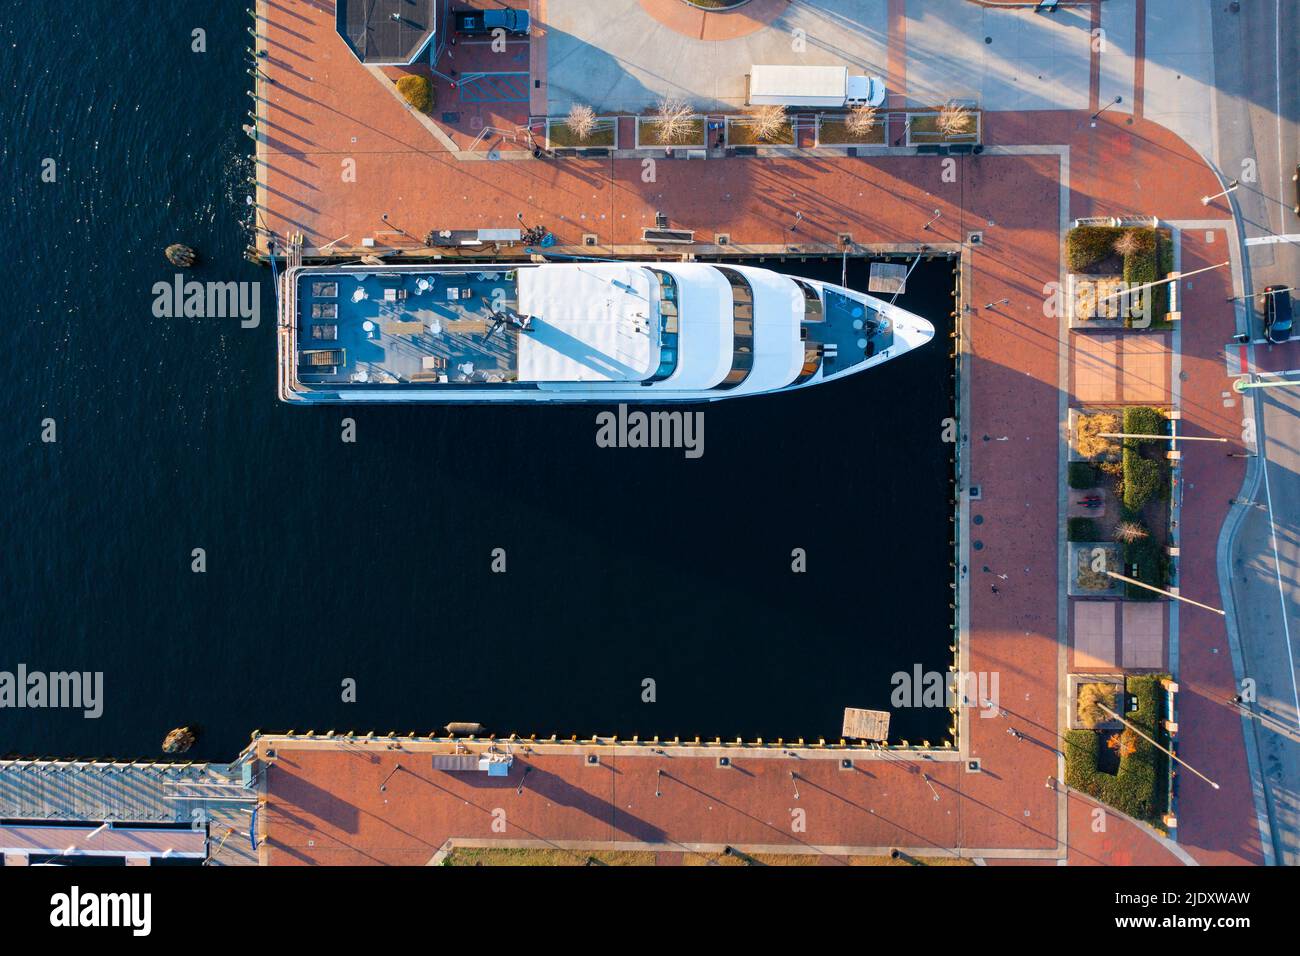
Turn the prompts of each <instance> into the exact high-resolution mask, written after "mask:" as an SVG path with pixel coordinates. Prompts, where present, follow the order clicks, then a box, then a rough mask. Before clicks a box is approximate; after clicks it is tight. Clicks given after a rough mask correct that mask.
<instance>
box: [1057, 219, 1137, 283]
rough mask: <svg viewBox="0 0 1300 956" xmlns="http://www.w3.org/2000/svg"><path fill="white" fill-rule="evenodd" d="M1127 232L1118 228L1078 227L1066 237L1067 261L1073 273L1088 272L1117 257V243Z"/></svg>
mask: <svg viewBox="0 0 1300 956" xmlns="http://www.w3.org/2000/svg"><path fill="white" fill-rule="evenodd" d="M1125 231H1126V230H1124V229H1120V228H1118V227H1116V226H1078V227H1077V228H1074V229H1071V230H1070V232H1069V233H1068V234H1067V235H1066V237H1065V261H1066V264H1067V265H1068V266H1069V269H1070V271H1071V272H1087V271H1088V270H1089V269H1091V268H1092V267H1093V266H1095V265H1096V264H1097V263H1099V262H1103V261H1104V260H1106V259H1109V258H1110V257H1111V256H1113V255H1115V243H1116V241H1118V239H1119V237H1120V236H1122V235H1124V233H1125Z"/></svg>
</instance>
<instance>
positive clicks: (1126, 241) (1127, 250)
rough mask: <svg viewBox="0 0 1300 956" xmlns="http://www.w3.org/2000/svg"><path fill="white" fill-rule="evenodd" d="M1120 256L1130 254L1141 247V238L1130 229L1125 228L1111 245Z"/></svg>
mask: <svg viewBox="0 0 1300 956" xmlns="http://www.w3.org/2000/svg"><path fill="white" fill-rule="evenodd" d="M1112 248H1114V250H1115V251H1116V252H1118V253H1119V254H1120V255H1121V256H1131V255H1133V254H1134V253H1135V252H1138V251H1139V250H1141V248H1142V239H1141V238H1140V237H1139V236H1138V234H1137V233H1136V232H1134V231H1133V230H1132V229H1125V230H1124V232H1123V234H1122V235H1121V236H1120V237H1119V238H1118V239H1116V240H1115V245H1114V246H1113V247H1112Z"/></svg>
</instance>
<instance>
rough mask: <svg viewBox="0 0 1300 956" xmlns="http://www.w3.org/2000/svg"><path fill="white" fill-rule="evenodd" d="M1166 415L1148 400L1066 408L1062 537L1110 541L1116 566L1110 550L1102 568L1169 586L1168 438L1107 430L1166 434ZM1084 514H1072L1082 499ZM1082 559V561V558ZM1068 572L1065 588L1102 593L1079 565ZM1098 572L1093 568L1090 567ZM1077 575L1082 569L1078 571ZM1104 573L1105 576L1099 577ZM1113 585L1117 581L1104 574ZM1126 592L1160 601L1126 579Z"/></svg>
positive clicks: (1132, 597) (1140, 598)
mask: <svg viewBox="0 0 1300 956" xmlns="http://www.w3.org/2000/svg"><path fill="white" fill-rule="evenodd" d="M1166 430H1167V429H1166V420H1165V413H1164V412H1162V411H1161V410H1160V409H1158V408H1152V407H1149V406H1130V407H1127V408H1123V409H1106V408H1100V409H1099V408H1091V409H1071V411H1070V457H1071V459H1072V460H1071V461H1070V462H1069V465H1068V470H1067V473H1066V483H1067V484H1068V485H1069V488H1070V496H1071V498H1070V505H1071V508H1072V510H1074V511H1076V514H1074V515H1071V516H1069V518H1068V521H1067V525H1066V540H1068V541H1070V542H1073V543H1083V542H1088V541H1105V540H1107V539H1110V540H1112V541H1114V542H1115V544H1114V545H1111V547H1113V548H1115V549H1116V551H1115V564H1114V566H1112V565H1111V564H1110V555H1108V556H1107V570H1110V571H1114V572H1116V573H1118V574H1123V575H1124V576H1125V577H1131V578H1133V579H1134V580H1137V581H1141V582H1142V583H1144V584H1148V585H1150V586H1151V587H1155V588H1161V589H1164V588H1167V587H1168V586H1169V570H1170V564H1169V556H1168V549H1167V543H1168V536H1169V491H1170V467H1169V462H1168V461H1167V460H1166V458H1165V457H1164V453H1165V450H1166V448H1167V447H1168V446H1167V442H1165V441H1146V440H1143V439H1141V438H1124V439H1116V438H1109V437H1106V436H1107V435H1110V434H1121V433H1122V434H1130V435H1159V436H1163V435H1165V434H1166ZM1089 501H1091V502H1093V506H1091V507H1087V509H1086V510H1087V511H1088V513H1087V514H1083V515H1080V514H1077V511H1078V510H1080V509H1082V508H1084V506H1085V504H1086V503H1087V502H1089ZM1080 560H1081V561H1082V559H1080ZM1078 571H1079V574H1077V575H1075V576H1074V577H1072V578H1071V582H1072V583H1071V590H1070V593H1071V594H1074V593H1087V592H1089V591H1100V589H1101V581H1100V579H1099V578H1098V579H1096V580H1091V579H1090V580H1088V581H1085V580H1083V578H1084V577H1089V575H1088V574H1084V573H1083V570H1082V567H1081V566H1080V567H1079V569H1078ZM1090 573H1091V575H1093V576H1095V575H1096V574H1097V572H1095V571H1093V572H1090ZM1079 575H1083V576H1082V577H1080V576H1079ZM1102 577H1106V576H1105V575H1102ZM1108 580H1109V582H1110V583H1111V584H1116V583H1117V582H1115V580H1114V579H1112V578H1108ZM1122 590H1123V595H1124V597H1126V598H1128V599H1129V600H1134V601H1153V600H1158V599H1159V597H1160V596H1159V595H1158V594H1156V593H1155V592H1154V591H1151V590H1148V589H1147V588H1144V587H1139V586H1138V585H1136V584H1129V583H1127V582H1123V589H1122Z"/></svg>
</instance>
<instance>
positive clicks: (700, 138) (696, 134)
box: [636, 114, 709, 150]
mask: <svg viewBox="0 0 1300 956" xmlns="http://www.w3.org/2000/svg"><path fill="white" fill-rule="evenodd" d="M708 145H709V123H708V117H706V116H704V115H702V114H701V115H697V116H692V117H691V118H690V120H689V128H688V133H687V135H686V136H685V138H683V139H682V140H681V141H680V142H676V143H664V142H660V140H659V124H658V123H657V122H656V121H655V118H654V117H653V116H638V117H637V118H636V148H637V149H673V150H678V149H707V148H708Z"/></svg>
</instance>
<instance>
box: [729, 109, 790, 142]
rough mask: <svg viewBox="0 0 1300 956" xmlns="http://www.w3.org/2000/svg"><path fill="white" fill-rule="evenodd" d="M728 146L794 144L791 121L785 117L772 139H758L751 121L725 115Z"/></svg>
mask: <svg viewBox="0 0 1300 956" xmlns="http://www.w3.org/2000/svg"><path fill="white" fill-rule="evenodd" d="M727 145H728V146H733V147H734V146H794V145H795V132H794V124H793V122H792V121H791V120H790V119H789V118H787V120H786V124H785V126H783V127H781V129H780V130H778V131H777V134H776V136H775V137H774V138H772V139H758V138H756V137H755V136H754V131H753V123H751V122H750V121H749V120H748V119H746V118H744V117H738V116H728V117H727Z"/></svg>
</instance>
